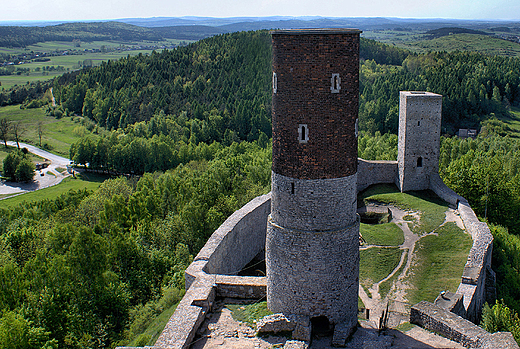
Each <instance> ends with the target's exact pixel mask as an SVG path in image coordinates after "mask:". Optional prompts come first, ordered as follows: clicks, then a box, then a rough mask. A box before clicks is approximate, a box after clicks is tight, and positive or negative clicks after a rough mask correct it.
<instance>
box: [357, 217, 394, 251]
mask: <svg viewBox="0 0 520 349" xmlns="http://www.w3.org/2000/svg"><path fill="white" fill-rule="evenodd" d="M359 230H360V232H361V235H362V236H363V239H365V241H366V243H367V245H378V246H399V245H401V244H402V243H403V242H404V233H403V231H402V230H401V229H400V228H399V227H398V226H397V225H396V224H394V223H385V224H375V225H371V224H364V223H361V224H360V227H359Z"/></svg>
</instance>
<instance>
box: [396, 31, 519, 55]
mask: <svg viewBox="0 0 520 349" xmlns="http://www.w3.org/2000/svg"><path fill="white" fill-rule="evenodd" d="M398 46H399V47H401V48H405V49H408V50H411V51H413V52H416V53H427V52H430V51H446V52H452V51H472V52H479V53H482V54H486V55H499V56H507V57H520V44H518V43H514V42H511V41H507V40H502V39H498V38H495V37H491V36H486V35H477V34H454V35H448V36H443V37H441V38H437V39H432V40H421V41H416V42H409V43H400V44H398Z"/></svg>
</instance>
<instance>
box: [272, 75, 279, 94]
mask: <svg viewBox="0 0 520 349" xmlns="http://www.w3.org/2000/svg"><path fill="white" fill-rule="evenodd" d="M277 90H278V77H277V76H276V73H275V72H273V93H276V91H277Z"/></svg>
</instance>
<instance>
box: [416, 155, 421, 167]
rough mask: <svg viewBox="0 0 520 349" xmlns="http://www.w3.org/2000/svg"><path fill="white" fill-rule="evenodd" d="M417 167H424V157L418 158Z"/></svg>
mask: <svg viewBox="0 0 520 349" xmlns="http://www.w3.org/2000/svg"><path fill="white" fill-rule="evenodd" d="M417 167H422V157H420V156H419V157H418V158H417Z"/></svg>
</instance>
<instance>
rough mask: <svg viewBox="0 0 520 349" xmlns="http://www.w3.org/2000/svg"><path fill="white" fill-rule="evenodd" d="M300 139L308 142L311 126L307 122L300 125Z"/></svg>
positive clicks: (301, 141) (302, 141)
mask: <svg viewBox="0 0 520 349" xmlns="http://www.w3.org/2000/svg"><path fill="white" fill-rule="evenodd" d="M298 141H299V142H300V143H307V142H308V141H309V128H308V127H307V125H305V124H300V125H299V126H298Z"/></svg>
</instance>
